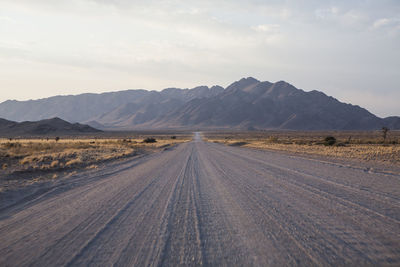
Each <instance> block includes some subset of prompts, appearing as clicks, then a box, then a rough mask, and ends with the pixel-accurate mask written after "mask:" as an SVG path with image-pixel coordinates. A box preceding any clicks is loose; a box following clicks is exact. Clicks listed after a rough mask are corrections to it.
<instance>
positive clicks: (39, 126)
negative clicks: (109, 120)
mask: <svg viewBox="0 0 400 267" xmlns="http://www.w3.org/2000/svg"><path fill="white" fill-rule="evenodd" d="M98 132H101V130H98V129H95V128H93V127H90V126H88V125H84V124H80V123H69V122H67V121H64V120H62V119H60V118H57V117H55V118H51V119H46V120H40V121H24V122H15V121H10V120H6V119H2V118H0V136H7V137H11V136H43V135H67V134H70V135H76V134H83V133H98Z"/></svg>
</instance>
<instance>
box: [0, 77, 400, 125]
mask: <svg viewBox="0 0 400 267" xmlns="http://www.w3.org/2000/svg"><path fill="white" fill-rule="evenodd" d="M0 117H3V118H6V119H9V120H15V121H32V120H42V119H47V118H52V117H59V118H61V119H64V120H67V121H69V122H80V123H86V124H89V125H90V126H92V127H95V128H100V129H119V130H132V129H137V130H139V129H193V128H196V129H245V130H249V129H285V130H377V129H381V128H382V127H383V126H386V127H388V128H390V129H400V117H388V118H379V117H377V116H375V115H374V114H372V113H370V112H369V111H368V110H366V109H364V108H361V107H359V106H355V105H351V104H346V103H342V102H340V101H338V100H337V99H335V98H333V97H331V96H327V95H326V94H324V93H322V92H320V91H315V90H314V91H310V92H306V91H303V90H301V89H297V88H296V87H294V86H293V85H291V84H289V83H287V82H284V81H279V82H275V83H271V82H268V81H264V82H261V81H258V80H257V79H254V78H252V77H248V78H243V79H241V80H239V81H236V82H234V83H232V84H231V85H229V86H228V87H226V88H223V87H221V86H213V87H211V88H209V87H207V86H199V87H195V88H193V89H178V88H167V89H164V90H162V91H160V92H159V91H147V90H126V91H119V92H112V93H103V94H81V95H75V96H54V97H50V98H44V99H39V100H29V101H16V100H8V101H5V102H3V103H1V104H0Z"/></svg>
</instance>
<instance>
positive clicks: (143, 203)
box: [0, 135, 400, 266]
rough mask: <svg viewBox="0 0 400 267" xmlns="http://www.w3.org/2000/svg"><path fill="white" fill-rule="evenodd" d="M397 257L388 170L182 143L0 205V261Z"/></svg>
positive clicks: (168, 262) (396, 214)
mask: <svg viewBox="0 0 400 267" xmlns="http://www.w3.org/2000/svg"><path fill="white" fill-rule="evenodd" d="M26 265H33V266H60V265H66V266H88V265H91V266H104V265H105V266H110V265H117V266H127V265H128V266H149V265H150V266H161V265H165V266H177V265H207V266H286V265H290V266H293V265H301V266H315V265H324V266H326V265H334V266H337V265H358V266H368V265H385V266H386V265H393V266H399V265H400V176H398V175H391V174H383V173H374V172H371V171H368V170H365V169H362V168H352V167H346V166H342V165H338V164H334V163H329V162H321V161H316V160H311V159H305V158H300V157H293V156H288V155H284V154H280V153H276V152H266V151H255V150H249V149H243V148H235V147H227V146H222V145H219V144H212V143H205V142H202V141H201V140H200V138H199V136H198V135H196V137H195V140H194V141H193V142H190V143H186V144H182V145H179V146H177V147H176V148H174V149H170V150H166V151H164V152H161V153H157V154H153V155H149V156H146V157H144V158H141V159H137V160H133V161H130V162H127V163H125V164H123V165H120V166H119V167H118V168H114V169H112V170H103V171H101V172H99V173H97V174H96V175H92V176H87V175H86V176H85V175H82V176H77V177H75V178H70V180H68V181H66V182H65V183H62V184H59V185H58V186H55V187H54V188H52V189H51V190H49V191H47V192H46V193H43V194H39V195H37V196H36V197H35V198H33V199H31V200H27V201H25V202H23V203H20V204H18V205H16V206H13V207H10V208H8V209H6V210H3V211H1V213H0V266H26Z"/></svg>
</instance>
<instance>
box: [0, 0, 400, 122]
mask: <svg viewBox="0 0 400 267" xmlns="http://www.w3.org/2000/svg"><path fill="white" fill-rule="evenodd" d="M248 76H253V77H255V78H257V79H259V80H262V81H266V80H267V81H271V82H275V81H279V80H285V81H287V82H289V83H291V84H293V85H294V86H296V87H298V88H301V89H304V90H305V91H311V90H320V91H323V92H325V93H326V94H328V95H332V96H334V97H336V98H338V99H339V100H341V101H344V102H351V103H353V104H357V105H360V106H362V107H365V108H367V109H368V110H370V111H371V112H373V113H375V114H377V115H379V116H388V115H400V1H399V0H392V1H389V0H368V1H367V0H357V1H351V0H347V1H346V0H340V1H320V0H309V1H307V0H296V1H295V0H288V1H278V0H270V1H268V0H232V1H219V0H202V1H193V0H182V1H177V0H176V1H173V0H164V1H157V0H138V1H135V0H132V1H128V0H57V1H54V0H35V1H32V0H0V102H2V101H5V100H7V99H17V100H26V99H37V98H42V97H48V96H53V95H57V94H79V93H85V92H94V93H96V92H105V91H118V90H124V89H139V88H144V89H151V90H161V89H163V88H167V87H179V88H191V87H195V86H198V85H208V86H212V85H216V84H218V85H221V86H224V87H226V86H227V85H229V84H230V83H232V82H233V81H235V80H238V79H240V78H242V77H248Z"/></svg>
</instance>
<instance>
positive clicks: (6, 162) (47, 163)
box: [0, 135, 191, 191]
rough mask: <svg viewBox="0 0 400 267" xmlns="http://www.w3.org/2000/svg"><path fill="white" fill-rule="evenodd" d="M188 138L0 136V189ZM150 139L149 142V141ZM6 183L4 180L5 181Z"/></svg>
mask: <svg viewBox="0 0 400 267" xmlns="http://www.w3.org/2000/svg"><path fill="white" fill-rule="evenodd" d="M190 139H191V137H190V136H188V135H182V136H178V138H177V137H175V138H174V139H172V138H171V136H170V135H158V136H155V137H153V136H146V135H137V136H134V137H133V138H131V137H129V136H126V137H124V138H96V137H94V138H63V137H52V138H44V139H38V138H35V139H33V138H32V139H14V138H9V139H0V191H1V190H3V189H4V188H3V189H1V187H2V185H3V186H4V183H6V182H5V181H6V180H7V181H8V182H10V181H11V180H18V179H21V177H25V178H24V179H25V180H31V181H33V180H35V179H36V180H37V177H42V178H49V177H50V178H58V177H59V176H60V175H64V174H65V173H68V172H74V171H77V170H79V169H96V168H98V166H99V164H101V163H104V162H107V161H111V160H117V159H123V158H128V157H133V156H137V155H140V154H144V153H151V152H154V151H159V150H160V149H164V148H167V147H170V146H173V145H175V144H178V143H182V142H186V141H189V140H190ZM149 140H150V142H149ZM8 182H7V183H8Z"/></svg>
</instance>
